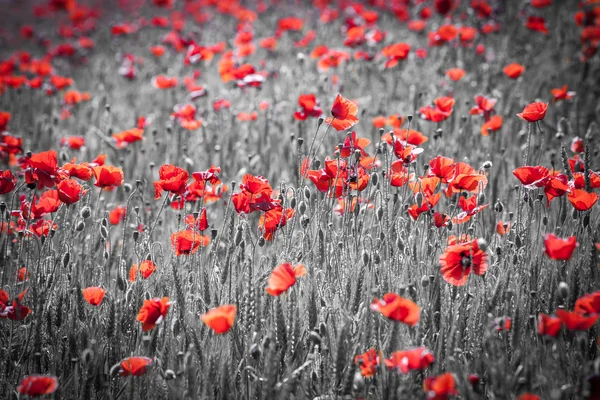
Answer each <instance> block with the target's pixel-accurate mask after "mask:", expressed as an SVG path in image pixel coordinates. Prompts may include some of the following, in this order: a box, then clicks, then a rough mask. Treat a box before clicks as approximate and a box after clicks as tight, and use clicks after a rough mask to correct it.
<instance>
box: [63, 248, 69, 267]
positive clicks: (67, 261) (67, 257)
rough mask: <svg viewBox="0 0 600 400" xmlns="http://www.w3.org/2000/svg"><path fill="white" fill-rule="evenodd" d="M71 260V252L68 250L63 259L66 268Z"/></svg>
mask: <svg viewBox="0 0 600 400" xmlns="http://www.w3.org/2000/svg"><path fill="white" fill-rule="evenodd" d="M70 260H71V252H70V251H67V252H66V253H65V255H64V256H63V259H62V264H63V268H66V267H67V266H68V265H69V261H70Z"/></svg>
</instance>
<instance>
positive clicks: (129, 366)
mask: <svg viewBox="0 0 600 400" xmlns="http://www.w3.org/2000/svg"><path fill="white" fill-rule="evenodd" d="M152 363H153V360H152V359H151V358H148V357H127V358H125V359H123V360H121V363H120V364H119V366H120V368H119V375H120V376H142V375H144V374H145V373H146V371H147V370H148V367H150V366H151V365H152Z"/></svg>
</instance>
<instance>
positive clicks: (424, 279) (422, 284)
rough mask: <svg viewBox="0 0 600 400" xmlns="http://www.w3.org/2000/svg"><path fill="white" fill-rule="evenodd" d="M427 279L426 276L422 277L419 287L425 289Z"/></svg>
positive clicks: (427, 282) (427, 283)
mask: <svg viewBox="0 0 600 400" xmlns="http://www.w3.org/2000/svg"><path fill="white" fill-rule="evenodd" d="M429 283H430V282H429V277H428V276H427V275H423V277H422V278H421V286H422V287H424V288H426V287H427V286H429Z"/></svg>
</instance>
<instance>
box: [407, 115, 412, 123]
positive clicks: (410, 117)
mask: <svg viewBox="0 0 600 400" xmlns="http://www.w3.org/2000/svg"><path fill="white" fill-rule="evenodd" d="M406 119H407V120H408V122H412V120H413V116H412V114H408V115H407V116H406Z"/></svg>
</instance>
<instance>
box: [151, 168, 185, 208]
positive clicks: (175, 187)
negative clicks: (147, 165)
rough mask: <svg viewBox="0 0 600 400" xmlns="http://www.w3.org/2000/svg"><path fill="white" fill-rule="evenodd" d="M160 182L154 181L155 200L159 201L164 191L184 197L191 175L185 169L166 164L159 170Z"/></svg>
mask: <svg viewBox="0 0 600 400" xmlns="http://www.w3.org/2000/svg"><path fill="white" fill-rule="evenodd" d="M158 175H159V177H160V180H158V181H154V199H155V200H156V199H159V198H160V196H161V194H162V192H163V190H164V191H167V192H170V193H173V194H178V195H180V196H181V195H183V193H184V192H185V189H186V185H187V182H188V179H189V177H190V174H189V173H188V172H187V171H186V170H185V169H183V168H179V167H177V166H175V165H170V164H165V165H162V166H161V167H160V169H159V170H158Z"/></svg>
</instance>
